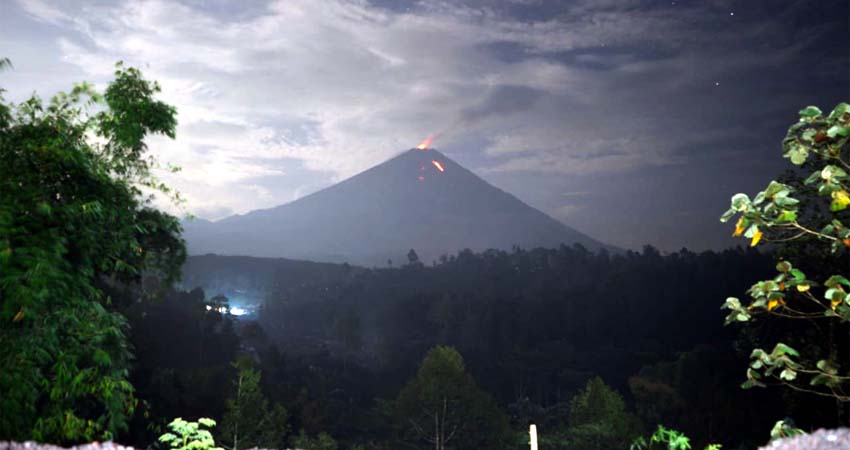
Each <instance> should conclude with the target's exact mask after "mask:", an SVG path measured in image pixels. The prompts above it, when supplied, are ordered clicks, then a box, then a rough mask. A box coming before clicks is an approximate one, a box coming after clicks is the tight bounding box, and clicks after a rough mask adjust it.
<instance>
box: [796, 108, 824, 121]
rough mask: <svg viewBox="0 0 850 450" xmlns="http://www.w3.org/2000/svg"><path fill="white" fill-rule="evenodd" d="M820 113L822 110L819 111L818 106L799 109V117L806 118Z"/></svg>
mask: <svg viewBox="0 0 850 450" xmlns="http://www.w3.org/2000/svg"><path fill="white" fill-rule="evenodd" d="M821 114H823V112H821V110H820V108H818V107H817V106H807V107H805V108H803V109H801V110H800V117H804V118H807V119H808V118H812V117H817V116H819V115H821Z"/></svg>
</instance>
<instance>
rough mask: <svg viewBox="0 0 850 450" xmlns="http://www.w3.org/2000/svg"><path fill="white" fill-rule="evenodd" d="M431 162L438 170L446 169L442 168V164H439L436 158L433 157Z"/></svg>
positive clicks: (443, 170)
mask: <svg viewBox="0 0 850 450" xmlns="http://www.w3.org/2000/svg"><path fill="white" fill-rule="evenodd" d="M431 164H433V165H434V167H436V168H437V170H439V171H440V172H445V171H446V169H444V168H443V165H442V164H440V161H437V160H436V159H435V160H432V161H431Z"/></svg>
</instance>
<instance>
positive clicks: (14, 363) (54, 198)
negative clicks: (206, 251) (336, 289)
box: [0, 64, 185, 443]
mask: <svg viewBox="0 0 850 450" xmlns="http://www.w3.org/2000/svg"><path fill="white" fill-rule="evenodd" d="M158 91H159V86H158V85H157V84H156V83H151V82H149V81H147V80H145V79H144V78H142V75H141V73H140V72H139V71H138V70H137V69H133V68H125V67H123V66H122V65H121V64H119V65H118V66H117V69H116V71H115V79H114V81H112V83H110V84H109V86H108V87H107V89H106V91H105V93H104V95H103V96H101V95H100V94H98V93H96V92H95V91H94V90H93V89H92V88H91V87H90V86H89V85H87V84H82V85H78V86H75V87H74V88H73V89H72V90H71V91H70V92H69V93H60V94H58V95H57V96H55V97H54V98H53V99H52V100H51V101H50V102H49V103H48V104H46V105H45V104H44V103H43V102H42V101H41V100H40V99H39V98H38V97H35V96H33V97H32V98H30V99H29V100H27V101H25V102H23V103H21V104H17V105H15V104H11V103H6V102H5V101H3V100H2V99H0V161H3V163H2V164H0V301H2V310H0V367H2V368H3V369H2V370H0V392H2V393H3V394H2V396H1V397H0V438H3V439H16V440H25V439H35V440H38V441H53V442H56V443H61V442H74V441H80V440H92V439H95V438H97V439H110V438H112V437H113V436H114V435H115V434H116V433H117V432H119V431H121V430H123V429H126V427H127V420H128V418H129V417H130V415H131V414H132V411H133V409H134V406H135V403H136V400H135V398H134V396H133V387H132V386H131V385H130V383H129V382H128V380H127V377H128V370H129V367H130V360H131V357H132V355H131V353H130V349H129V347H128V343H127V338H126V335H125V333H126V328H127V325H126V320H125V319H124V318H123V317H122V316H121V315H119V314H118V313H116V312H114V311H113V310H111V308H112V305H111V299H110V298H109V297H108V296H106V295H104V293H103V291H102V289H101V288H100V287H99V286H102V284H103V283H104V282H110V283H116V282H124V283H131V282H138V281H139V280H140V276H141V274H142V273H143V272H144V273H147V274H156V275H158V276H160V277H161V278H163V279H164V280H165V281H166V282H169V281H173V280H174V279H176V277H177V276H178V275H179V268H180V266H181V265H182V263H183V260H184V259H185V245H184V243H183V241H182V239H180V230H181V229H180V224H179V221H178V220H177V219H176V218H175V217H172V216H170V215H168V214H165V213H163V212H160V211H157V210H156V209H154V208H153V207H152V206H151V205H150V201H151V196H144V195H143V194H142V190H141V189H142V187H146V188H149V189H152V190H154V191H159V192H163V193H166V194H169V195H171V193H170V191H169V190H168V188H167V187H166V186H164V185H163V184H162V183H160V182H159V181H157V180H156V178H155V177H154V176H153V175H152V174H151V169H152V168H153V167H155V164H156V162H155V160H153V159H152V158H151V157H148V156H146V155H145V151H146V149H147V147H146V144H145V137H146V136H148V135H150V134H163V135H166V136H169V137H172V138H173V137H174V129H175V125H176V120H175V114H176V113H175V110H174V108H173V107H171V106H170V105H168V104H166V103H163V102H160V101H157V100H155V98H154V96H155V94H156V93H157V92H158ZM91 106H97V109H98V110H99V112H97V113H90V112H88V108H89V107H91ZM93 134H95V135H97V136H98V137H99V139H97V140H95V139H92V138H91V137H92V135H93Z"/></svg>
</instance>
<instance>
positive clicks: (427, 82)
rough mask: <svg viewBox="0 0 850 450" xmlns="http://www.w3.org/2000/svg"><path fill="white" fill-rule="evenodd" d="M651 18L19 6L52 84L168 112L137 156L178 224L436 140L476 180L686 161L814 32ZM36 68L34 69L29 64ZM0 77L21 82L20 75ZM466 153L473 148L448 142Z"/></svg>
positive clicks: (257, 204) (258, 202)
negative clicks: (129, 87) (157, 178)
mask: <svg viewBox="0 0 850 450" xmlns="http://www.w3.org/2000/svg"><path fill="white" fill-rule="evenodd" d="M649 3H650V2H644V1H638V0H635V1H626V2H622V1H611V0H605V1H599V0H592V1H591V0H582V1H571V2H534V1H518V2H511V3H504V4H502V3H500V2H484V3H483V6H482V4H481V3H478V4H467V5H465V6H464V5H459V4H458V3H456V2H437V1H434V2H419V3H415V4H414V5H412V9H410V10H403V9H400V8H396V9H392V10H391V9H386V8H381V7H378V6H375V5H373V4H371V3H369V2H366V1H363V0H352V1H343V0H327V1H320V2H317V1H314V0H286V1H272V2H268V3H264V2H256V3H251V4H246V5H242V4H241V3H240V7H239V8H236V7H234V6H232V5H227V6H221V5H219V4H218V3H214V4H207V3H205V2H176V1H159V0H132V1H131V0H123V1H115V2H98V1H92V2H85V3H82V4H78V3H77V2H73V4H72V2H59V1H53V2H48V1H44V0H40V1H24V0H21V1H20V2H19V3H18V6H19V7H20V12H22V13H23V16H24V17H28V18H31V19H35V20H36V21H37V23H38V24H39V26H42V27H46V28H45V30H47V32H43V33H40V35H42V36H48V37H49V38H48V39H49V40H47V41H46V42H44V43H43V45H40V46H37V47H36V48H41V47H44V48H48V49H52V50H55V51H56V52H58V53H59V55H60V57H61V59H62V61H64V63H65V64H66V66H63V67H72V68H74V69H75V71H76V72H72V73H69V75H68V77H69V79H68V83H67V85H70V82H71V81H77V78H73V79H72V78H70V77H71V74H73V76H74V77H77V76H78V74H79V73H83V74H84V77H85V78H88V79H90V80H92V81H95V82H97V83H99V85H101V86H102V85H103V83H105V82H106V81H108V79H109V78H110V76H111V73H112V71H113V64H114V62H115V61H117V60H124V61H125V62H126V63H128V64H131V65H137V66H139V67H141V68H142V69H143V71H144V73H145V74H146V76H148V77H149V78H151V79H156V80H158V81H159V82H160V84H161V85H162V87H163V92H162V97H163V98H164V99H165V100H166V101H168V102H170V103H172V104H174V105H175V106H177V109H178V111H179V117H178V119H179V129H178V139H177V140H176V141H167V140H161V139H159V140H155V141H154V142H153V143H152V145H151V149H153V150H154V151H155V152H156V154H157V155H158V156H159V157H160V158H161V159H162V160H164V161H168V162H174V163H176V164H178V165H181V166H182V167H183V168H184V170H183V172H182V173H181V174H179V175H178V176H175V177H166V179H167V180H168V181H170V182H173V183H174V184H177V185H178V187H179V188H180V189H181V191H183V192H184V194H185V195H186V197H187V198H188V199H189V200H188V203H189V209H190V210H195V211H217V212H215V213H214V215H219V214H220V213H221V211H234V212H240V213H241V212H245V211H247V210H250V209H255V208H261V207H269V206H273V205H275V204H279V203H283V202H285V201H287V200H289V199H291V198H296V197H300V196H302V195H304V194H305V193H307V192H305V191H306V190H309V189H317V188H319V187H322V186H327V185H328V184H330V183H332V182H334V181H338V180H341V179H343V178H345V177H348V176H351V175H353V174H355V173H357V172H358V171H361V170H364V169H366V168H368V167H370V166H372V165H374V164H376V163H379V162H381V161H383V160H385V159H387V158H389V157H391V156H392V155H393V154H394V153H396V152H398V151H400V150H402V149H405V148H409V147H411V146H413V145H416V144H417V143H418V142H419V141H421V139H422V138H424V137H425V136H427V135H429V134H431V133H433V132H437V131H440V130H446V129H450V130H451V131H452V132H451V133H448V134H446V135H444V136H442V137H441V138H440V139H439V140H438V142H437V145H438V146H439V147H440V148H445V149H447V150H450V152H449V153H450V155H451V154H464V155H469V156H468V158H470V160H471V162H472V163H473V164H474V166H476V167H484V168H485V170H486V171H488V172H490V173H497V172H538V173H539V172H546V173H558V174H576V173H623V172H627V171H634V170H639V169H641V168H646V167H658V166H669V165H675V164H684V163H686V162H687V161H688V154H687V152H686V151H683V149H687V148H689V143H691V142H693V140H694V137H693V135H694V134H695V133H694V132H693V129H694V126H695V124H699V127H700V130H699V134H705V133H709V134H710V133H716V134H720V135H723V129H725V128H727V127H729V126H730V124H729V123H727V122H726V117H728V112H726V111H724V108H729V105H730V104H732V103H735V104H738V103H740V101H738V100H737V98H738V97H740V96H744V95H747V94H748V93H750V92H751V91H752V86H753V83H761V84H759V85H758V86H759V87H758V89H762V91H761V92H768V91H769V92H771V93H772V95H770V96H765V97H764V99H760V100H757V101H756V102H755V103H753V102H751V103H752V104H749V105H744V106H742V107H741V108H740V109H739V110H738V111H736V112H735V114H736V121H739V122H740V121H747V120H751V121H753V122H757V121H760V118H761V117H762V116H763V115H764V114H769V113H771V111H778V110H779V109H780V107H782V108H786V109H787V104H788V103H789V98H790V96H792V95H793V94H792V93H789V91H788V90H787V89H785V90H783V89H779V88H778V87H776V86H772V85H771V82H770V81H769V80H767V81H764V82H760V81H754V80H758V77H759V74H760V73H763V72H764V71H765V70H768V69H770V70H774V69H776V68H779V67H783V65H784V64H787V62H788V61H789V60H793V58H796V57H799V55H800V54H801V52H803V51H804V50H805V49H806V48H808V47H810V46H811V45H812V43H813V42H816V40H817V39H818V36H820V34H822V33H820V31H819V30H820V28H817V27H818V26H827V25H812V26H806V27H803V30H801V31H800V33H799V35H798V36H794V38H793V39H791V40H789V41H778V40H775V39H774V38H772V37H771V36H775V35H776V34H777V33H774V32H773V31H775V29H776V27H777V26H778V25H777V24H776V21H781V20H785V19H783V17H785V16H786V15H788V14H791V13H789V12H788V9H791V8H795V6H786V7H784V8H778V7H775V6H774V7H772V8H771V5H770V4H768V5H766V6H764V7H765V8H767V9H771V10H772V11H775V12H776V13H777V14H776V18H773V17H768V16H769V15H764V14H762V15H757V14H755V13H753V14H751V15H749V16H748V15H747V14H746V11H743V12H742V13H741V14H739V15H738V16H736V17H740V19H736V20H739V21H741V23H740V24H738V25H735V23H731V22H730V21H729V17H728V13H727V12H725V11H723V9H724V8H727V7H728V5H727V4H720V3H718V4H716V5H715V4H712V5H711V6H705V5H702V4H698V3H699V2H696V3H688V5H687V6H684V5H683V6H682V7H679V8H672V7H671V6H669V5H665V6H663V7H662V6H657V5H655V4H652V5H650V4H649ZM224 8H227V9H226V10H224ZM748 8H753V9H754V11H756V12H757V11H758V8H757V7H755V6H751V7H748ZM519 12H522V13H523V14H526V13H528V14H526V15H521V14H520V13H519ZM531 12H534V14H531ZM528 17H532V18H530V19H529V18H528ZM746 17H750V19H746ZM730 27H731V28H730ZM7 37H9V36H7V35H5V34H3V32H2V31H0V38H2V39H3V40H5V38H7ZM742 42H743V43H747V45H741V43H742ZM3 45H4V44H2V43H0V50H2V46H3ZM765 46H766V47H768V48H766V47H765ZM45 57H47V56H43V55H42V53H41V52H35V53H33V54H32V55H31V59H32V61H33V62H32V63H33V64H34V63H35V62H34V61H36V60H38V58H45ZM14 62H15V64H16V67H21V66H24V68H23V69H22V70H23V71H26V70H27V69H26V66H27V64H30V63H31V61H30V58H27V60H26V61H14ZM836 67H837V66H836ZM63 73H66V72H65V71H59V70H57V71H56V73H55V74H54V75H52V76H55V77H61V76H62V74H63ZM717 80H722V84H721V89H716V88H717V86H716V85H715V83H716V82H717ZM24 83H25V81H21V82H20V84H19V86H21V89H20V90H19V91H22V92H23V95H26V94H28V93H29V89H31V87H29V86H27V85H26V84H24ZM13 87H14V86H12V87H10V93H11V94H16V93H15V92H14V91H13V89H12V88H13ZM473 136H474V137H477V138H479V139H478V141H477V142H485V143H486V144H485V146H484V147H483V148H471V147H464V146H463V145H462V142H469V141H471V140H472V139H470V137H473ZM271 179H274V180H275V181H274V182H271V181H269V180H271ZM307 187H309V189H308V188H307Z"/></svg>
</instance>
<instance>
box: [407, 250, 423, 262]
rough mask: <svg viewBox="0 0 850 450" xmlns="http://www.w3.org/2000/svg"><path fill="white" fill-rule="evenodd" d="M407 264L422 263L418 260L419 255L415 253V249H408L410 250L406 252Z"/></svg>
mask: <svg viewBox="0 0 850 450" xmlns="http://www.w3.org/2000/svg"><path fill="white" fill-rule="evenodd" d="M407 264H408V265H411V266H419V265H422V263H421V262H420V261H419V255H417V254H416V250H414V249H410V251H409V252H407Z"/></svg>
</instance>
